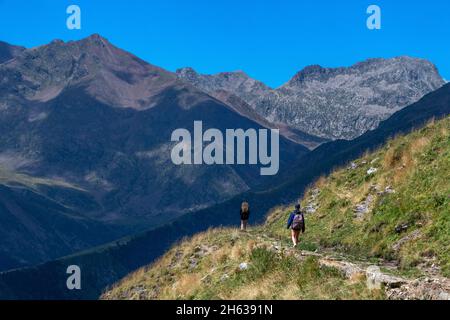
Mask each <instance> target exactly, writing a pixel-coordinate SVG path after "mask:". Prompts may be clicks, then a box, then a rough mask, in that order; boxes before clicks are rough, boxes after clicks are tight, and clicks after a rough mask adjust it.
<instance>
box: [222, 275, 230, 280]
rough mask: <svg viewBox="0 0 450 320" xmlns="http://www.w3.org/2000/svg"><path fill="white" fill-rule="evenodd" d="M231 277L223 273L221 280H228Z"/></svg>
mask: <svg viewBox="0 0 450 320" xmlns="http://www.w3.org/2000/svg"><path fill="white" fill-rule="evenodd" d="M229 278H230V276H229V275H228V274H226V273H225V274H223V275H222V276H221V277H220V281H226V280H228V279H229Z"/></svg>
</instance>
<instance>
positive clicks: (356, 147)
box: [0, 84, 450, 299]
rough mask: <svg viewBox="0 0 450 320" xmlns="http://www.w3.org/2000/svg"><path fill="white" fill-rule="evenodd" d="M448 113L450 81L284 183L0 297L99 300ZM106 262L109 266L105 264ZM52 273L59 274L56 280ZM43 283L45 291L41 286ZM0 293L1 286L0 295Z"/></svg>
mask: <svg viewBox="0 0 450 320" xmlns="http://www.w3.org/2000/svg"><path fill="white" fill-rule="evenodd" d="M448 115H450V84H447V85H445V86H444V87H442V88H441V89H438V90H436V91H435V92H433V93H430V94H428V95H427V96H425V97H424V98H422V99H421V100H420V101H418V102H417V103H415V104H413V105H411V106H409V107H406V108H404V109H403V110H401V111H399V112H397V113H395V114H394V115H393V116H392V117H390V118H389V119H388V120H386V121H384V122H382V123H381V125H380V127H379V128H378V129H375V130H373V131H369V132H367V133H366V134H364V135H363V136H361V137H359V138H358V139H356V140H355V141H334V142H329V143H326V144H324V145H322V146H320V147H318V148H317V149H315V150H314V151H312V152H310V153H308V154H307V155H305V156H303V157H302V158H301V159H300V160H299V165H298V168H297V170H295V171H292V172H291V173H290V175H289V176H288V177H286V178H285V179H286V180H285V181H281V183H280V184H278V185H273V186H272V188H271V189H268V190H265V191H261V192H246V193H244V194H242V195H239V196H237V197H235V198H232V199H230V200H228V201H225V202H223V203H221V204H218V205H215V206H212V207H210V208H207V209H204V210H199V211H197V212H193V213H191V214H190V215H189V216H183V217H180V218H179V219H177V220H176V221H173V222H172V223H171V224H168V225H165V226H163V227H160V228H156V229H153V230H149V231H147V232H143V233H142V234H140V235H139V236H136V237H129V238H126V239H123V240H121V241H116V242H114V243H110V244H109V245H107V246H103V247H100V248H96V249H95V250H91V251H89V252H83V253H80V254H79V255H77V256H71V257H67V258H65V259H59V260H56V261H53V262H50V263H47V264H44V265H40V266H37V267H35V268H27V269H22V270H18V271H13V272H7V273H3V274H0V288H3V292H4V294H3V296H0V297H2V298H26V299H36V298H64V299H76V298H91V299H93V298H97V297H98V296H99V295H100V294H101V292H102V290H103V289H104V288H105V287H106V286H107V285H109V284H112V283H113V282H115V281H117V280H119V279H120V278H122V277H124V276H125V275H126V274H127V273H130V272H131V271H133V270H136V269H138V268H139V267H141V266H144V265H146V264H149V263H151V262H153V261H154V260H155V259H156V258H157V257H159V256H160V255H162V254H163V253H164V252H165V251H166V250H167V249H168V248H170V246H172V245H173V244H174V243H175V242H176V241H178V240H180V239H182V238H183V237H185V236H190V235H193V234H195V233H198V232H201V231H205V230H207V229H208V228H210V227H213V226H221V225H222V226H230V225H236V224H237V223H238V222H239V215H238V210H239V207H240V204H241V202H242V200H247V201H249V203H250V205H251V210H252V218H251V219H252V220H251V224H254V223H258V222H262V221H263V219H264V217H265V215H266V213H267V212H268V211H269V210H270V209H271V208H273V207H275V206H278V205H282V204H286V203H291V202H292V201H295V200H296V199H298V198H299V196H301V195H302V194H303V192H304V190H305V189H306V188H307V187H308V185H310V184H311V183H312V182H313V181H314V180H316V179H317V178H319V177H320V176H321V175H326V174H328V173H330V172H331V171H332V170H333V169H334V168H335V167H339V166H342V165H345V164H346V163H348V162H349V161H351V160H353V159H356V158H358V157H360V156H361V155H362V154H363V153H364V152H366V151H367V150H373V149H375V148H377V147H379V146H381V145H382V144H384V143H386V142H387V141H388V140H389V139H390V138H392V137H394V136H396V135H398V134H402V133H408V132H410V131H411V130H413V129H418V128H420V127H422V126H423V125H424V124H425V123H426V122H428V121H429V120H430V119H433V118H443V117H446V116H448ZM105 261H106V262H105ZM70 264H78V265H80V266H81V267H82V269H83V270H84V272H85V275H86V278H87V279H88V281H86V282H85V287H84V289H83V290H81V291H67V290H65V288H64V284H65V279H66V278H65V277H66V275H65V268H67V266H68V265H70ZM105 265H108V267H107V268H105ZM50 275H51V281H52V282H51V284H52V285H51V286H50V285H49V286H46V285H44V283H46V280H45V279H46V278H47V277H49V276H50ZM55 275H59V278H58V277H57V276H55ZM24 279H25V280H24ZM44 287H45V290H43V289H42V288H44ZM1 292H2V290H0V294H1Z"/></svg>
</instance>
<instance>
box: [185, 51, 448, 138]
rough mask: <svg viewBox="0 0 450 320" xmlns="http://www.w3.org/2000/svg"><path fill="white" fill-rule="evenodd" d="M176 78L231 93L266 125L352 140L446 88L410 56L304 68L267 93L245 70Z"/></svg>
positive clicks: (189, 73)
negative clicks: (341, 65)
mask: <svg viewBox="0 0 450 320" xmlns="http://www.w3.org/2000/svg"><path fill="white" fill-rule="evenodd" d="M177 74H178V77H179V78H181V79H184V80H185V81H187V82H189V83H192V84H193V85H194V86H197V87H199V88H200V89H202V90H204V91H206V92H209V93H213V92H214V91H216V90H225V91H229V92H231V93H233V94H235V95H237V96H238V97H240V98H241V99H242V100H244V101H245V102H247V103H248V104H249V105H250V106H252V107H253V108H254V109H255V111H256V112H257V113H258V114H260V115H261V116H263V117H265V118H266V119H267V120H268V121H270V122H273V123H283V124H285V125H288V126H291V127H294V128H297V129H298V130H301V131H304V132H306V133H309V134H311V135H315V136H319V137H323V138H328V139H342V138H343V139H353V138H355V137H357V136H359V135H361V134H363V133H364V132H366V131H367V130H372V129H374V128H376V127H377V125H378V124H379V123H380V121H382V120H384V119H386V118H388V117H389V116H390V115H392V114H393V113H394V112H396V111H398V110H400V109H401V108H404V107H405V106H407V105H410V104H412V103H414V102H416V101H417V100H419V99H420V98H421V97H423V96H424V95H425V94H427V93H429V92H431V91H434V90H436V89H438V88H439V87H441V86H442V85H443V84H444V80H443V79H442V77H441V76H440V75H439V72H438V70H437V68H436V67H435V66H434V65H433V64H432V63H430V62H429V61H426V60H423V59H416V58H410V57H406V56H404V57H396V58H392V59H369V60H366V61H364V62H360V63H357V64H355V65H353V66H350V67H345V68H344V67H341V68H324V67H321V66H319V65H315V66H308V67H306V68H304V69H303V70H301V71H300V72H298V73H297V74H296V75H295V76H294V77H293V78H292V79H291V80H290V81H288V82H287V83H286V84H284V85H282V86H281V87H279V88H276V89H271V88H269V87H267V86H265V85H264V84H263V83H261V82H259V81H256V80H254V79H251V78H250V77H249V76H248V75H246V74H245V73H243V72H235V73H233V72H228V73H219V74H216V75H201V74H198V73H197V72H195V70H193V69H192V68H184V69H179V70H178V71H177Z"/></svg>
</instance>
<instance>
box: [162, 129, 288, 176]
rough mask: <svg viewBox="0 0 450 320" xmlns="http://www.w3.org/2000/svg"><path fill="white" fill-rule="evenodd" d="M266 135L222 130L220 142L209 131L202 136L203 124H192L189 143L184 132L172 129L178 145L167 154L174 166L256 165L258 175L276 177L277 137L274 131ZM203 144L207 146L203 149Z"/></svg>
mask: <svg viewBox="0 0 450 320" xmlns="http://www.w3.org/2000/svg"><path fill="white" fill-rule="evenodd" d="M268 131H269V130H268V129H259V130H256V129H251V128H250V129H247V130H245V131H244V130H243V129H226V130H225V141H224V135H223V133H222V131H220V130H219V129H215V128H211V129H208V130H206V131H205V132H203V122H202V121H194V137H193V139H192V136H191V133H190V132H189V130H187V129H176V130H174V131H173V132H172V137H171V140H172V141H174V142H178V143H177V144H176V145H175V146H174V147H173V149H172V151H171V159H172V162H173V163H174V164H175V165H182V164H187V165H191V164H194V165H201V164H206V165H214V164H216V165H223V164H227V165H234V164H238V165H245V164H250V165H257V164H258V163H259V164H261V165H262V166H264V167H262V168H261V169H260V174H261V175H263V176H271V175H276V174H277V173H278V170H279V167H280V161H279V160H280V155H279V150H280V146H279V140H280V139H279V138H280V135H279V130H278V129H271V130H270V136H269V134H268ZM269 139H270V149H269V147H268V145H269ZM247 142H248V143H247ZM204 143H207V145H206V146H204ZM247 150H248V154H247ZM224 153H225V155H224ZM247 161H248V162H247Z"/></svg>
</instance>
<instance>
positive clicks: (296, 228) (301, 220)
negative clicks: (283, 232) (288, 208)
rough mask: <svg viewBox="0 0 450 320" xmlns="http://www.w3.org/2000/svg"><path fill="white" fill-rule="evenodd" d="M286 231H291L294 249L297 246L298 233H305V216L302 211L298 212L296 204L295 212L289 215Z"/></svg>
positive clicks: (298, 208) (298, 207)
mask: <svg viewBox="0 0 450 320" xmlns="http://www.w3.org/2000/svg"><path fill="white" fill-rule="evenodd" d="M287 229H291V239H292V243H293V245H294V248H295V247H296V246H297V244H298V237H299V235H300V231H301V232H302V233H305V216H304V215H303V212H302V210H300V204H296V205H295V211H294V212H292V213H291V214H290V216H289V219H288V223H287Z"/></svg>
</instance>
